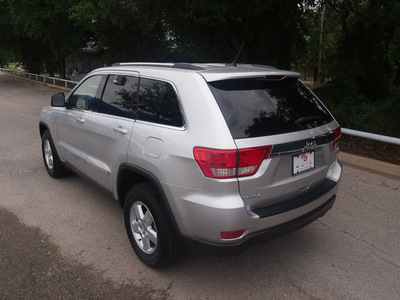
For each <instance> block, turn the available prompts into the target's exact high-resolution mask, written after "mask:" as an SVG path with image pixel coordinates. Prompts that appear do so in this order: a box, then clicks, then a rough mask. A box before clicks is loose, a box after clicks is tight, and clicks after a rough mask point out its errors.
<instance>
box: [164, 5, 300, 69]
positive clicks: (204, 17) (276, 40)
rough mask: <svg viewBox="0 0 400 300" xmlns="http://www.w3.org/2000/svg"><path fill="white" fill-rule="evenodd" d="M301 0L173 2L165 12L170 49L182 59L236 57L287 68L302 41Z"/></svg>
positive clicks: (212, 59) (211, 59) (223, 59)
mask: <svg viewBox="0 0 400 300" xmlns="http://www.w3.org/2000/svg"><path fill="white" fill-rule="evenodd" d="M300 2H301V1H296V0H289V1H273V0H247V1H243V0H221V1H212V0H203V1H186V0H176V1H174V3H173V4H172V1H171V3H168V5H172V9H171V10H167V11H166V19H165V20H166V22H167V23H168V24H169V27H170V28H171V32H172V35H173V37H174V42H175V43H176V48H175V49H174V50H175V53H178V54H179V55H181V56H182V57H184V58H185V60H188V61H193V60H198V61H216V62H231V61H233V60H234V58H235V56H236V54H237V53H238V50H239V48H240V46H241V44H242V42H243V41H244V43H245V44H244V48H243V52H242V54H241V56H240V61H245V62H249V63H262V64H271V65H274V66H278V67H282V68H290V67H291V64H292V63H293V61H294V59H295V55H296V50H298V49H299V48H300V46H299V45H301V44H302V43H303V36H302V32H301V28H302V27H303V26H304V24H303V22H302V10H301V8H300V6H299V5H298V4H299V3H300Z"/></svg>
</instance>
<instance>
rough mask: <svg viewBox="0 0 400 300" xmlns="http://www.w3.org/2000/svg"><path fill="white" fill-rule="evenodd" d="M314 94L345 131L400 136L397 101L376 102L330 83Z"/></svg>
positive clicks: (399, 105)
mask: <svg viewBox="0 0 400 300" xmlns="http://www.w3.org/2000/svg"><path fill="white" fill-rule="evenodd" d="M314 92H315V93H316V94H317V95H318V97H320V98H321V99H322V101H323V102H324V103H325V104H326V106H327V107H328V109H329V110H330V111H331V112H332V114H333V115H334V116H335V118H336V119H337V120H338V122H339V124H340V125H341V126H342V127H345V128H352V129H356V130H361V131H366V132H373V133H378V134H383V135H388V136H396V137H400V120H399V116H400V101H399V99H398V98H385V99H381V101H379V102H377V101H374V100H371V99H370V98H368V97H367V96H363V95H360V94H357V93H355V92H354V91H352V90H349V89H347V84H345V83H344V84H339V85H338V84H333V83H332V82H330V83H328V84H326V85H324V86H323V87H320V88H318V89H316V90H314Z"/></svg>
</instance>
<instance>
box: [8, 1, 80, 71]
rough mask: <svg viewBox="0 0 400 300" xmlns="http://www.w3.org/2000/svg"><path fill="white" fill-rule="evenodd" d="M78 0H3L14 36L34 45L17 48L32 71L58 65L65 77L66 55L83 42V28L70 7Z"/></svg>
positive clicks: (17, 39) (15, 38)
mask: <svg viewBox="0 0 400 300" xmlns="http://www.w3.org/2000/svg"><path fill="white" fill-rule="evenodd" d="M77 2H78V0H19V1H14V0H2V3H7V5H8V11H9V14H10V17H11V18H10V21H11V24H12V27H13V39H14V40H16V41H22V42H26V43H27V44H28V45H29V44H32V46H31V47H26V46H25V47H23V48H22V49H18V50H19V52H20V54H21V56H22V60H23V61H25V64H26V67H27V69H28V70H30V71H35V72H37V71H40V66H41V65H42V64H43V62H46V66H47V67H48V68H50V72H51V71H52V67H53V66H55V67H56V68H57V69H58V72H59V74H60V77H61V78H65V58H66V57H67V55H68V54H70V53H72V52H74V51H76V50H77V49H79V48H80V47H82V46H84V45H85V44H84V39H83V30H82V29H81V28H76V26H75V24H74V23H73V21H72V20H70V18H69V17H70V16H69V8H70V7H71V6H72V5H73V4H76V3H77Z"/></svg>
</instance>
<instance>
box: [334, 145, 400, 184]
mask: <svg viewBox="0 0 400 300" xmlns="http://www.w3.org/2000/svg"><path fill="white" fill-rule="evenodd" d="M339 160H340V162H341V163H342V164H344V165H345V166H346V165H347V166H350V167H356V168H359V169H364V170H368V171H371V172H374V173H378V174H381V175H384V176H387V177H392V178H394V179H396V180H400V166H399V165H395V164H390V163H387V162H383V161H380V160H375V159H371V158H366V157H363V156H358V155H354V154H350V153H346V152H340V153H339Z"/></svg>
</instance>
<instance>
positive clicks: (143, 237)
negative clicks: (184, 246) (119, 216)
mask: <svg viewBox="0 0 400 300" xmlns="http://www.w3.org/2000/svg"><path fill="white" fill-rule="evenodd" d="M158 197H159V196H158V194H157V193H156V192H155V191H154V188H153V187H152V186H151V185H150V184H148V183H139V184H137V185H135V186H133V187H132V188H131V189H130V190H129V192H128V194H127V196H126V199H125V205H124V219H125V227H126V231H127V234H128V237H129V240H130V242H131V245H132V247H133V250H134V251H135V253H136V255H137V256H138V257H139V259H140V260H141V261H142V262H144V263H145V264H146V265H148V266H150V267H152V268H155V269H157V268H161V267H162V266H164V265H167V264H169V263H171V262H172V261H173V260H174V259H175V256H176V254H177V250H178V243H177V240H176V237H175V235H174V233H173V230H172V226H171V222H170V221H169V218H168V217H167V216H166V213H165V211H164V210H163V208H162V205H161V203H160V202H159V199H158Z"/></svg>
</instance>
